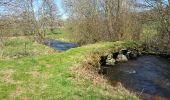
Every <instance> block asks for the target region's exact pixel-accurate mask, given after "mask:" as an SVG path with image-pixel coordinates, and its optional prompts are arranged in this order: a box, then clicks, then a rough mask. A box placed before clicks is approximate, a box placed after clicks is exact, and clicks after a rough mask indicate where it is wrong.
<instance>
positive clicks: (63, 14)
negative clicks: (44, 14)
mask: <svg viewBox="0 0 170 100" xmlns="http://www.w3.org/2000/svg"><path fill="white" fill-rule="evenodd" d="M62 1H63V0H55V2H56V4H57V6H58V9H59V11H60V13H61V15H62V18H63V19H66V18H67V16H66V14H65V12H64V9H63V4H62Z"/></svg>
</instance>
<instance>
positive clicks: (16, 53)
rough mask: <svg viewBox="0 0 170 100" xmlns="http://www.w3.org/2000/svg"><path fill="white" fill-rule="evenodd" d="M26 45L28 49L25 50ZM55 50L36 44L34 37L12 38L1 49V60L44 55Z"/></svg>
mask: <svg viewBox="0 0 170 100" xmlns="http://www.w3.org/2000/svg"><path fill="white" fill-rule="evenodd" d="M25 44H26V48H25ZM52 50H53V49H51V48H49V47H47V46H44V45H42V44H39V43H37V42H34V40H33V37H31V36H30V37H24V36H20V37H10V38H9V39H7V40H6V41H5V42H4V46H3V47H1V49H0V59H6V58H9V59H10V58H20V57H25V56H34V55H44V54H48V51H52Z"/></svg>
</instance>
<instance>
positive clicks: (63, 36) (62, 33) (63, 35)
mask: <svg viewBox="0 0 170 100" xmlns="http://www.w3.org/2000/svg"><path fill="white" fill-rule="evenodd" d="M45 33H46V34H47V35H46V38H49V39H55V40H60V41H65V42H71V38H70V34H69V33H68V32H67V31H66V29H64V28H56V29H54V33H51V31H50V30H49V29H47V30H46V31H45Z"/></svg>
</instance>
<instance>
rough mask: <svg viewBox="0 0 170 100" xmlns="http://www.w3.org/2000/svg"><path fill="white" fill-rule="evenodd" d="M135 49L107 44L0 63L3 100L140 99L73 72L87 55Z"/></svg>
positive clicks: (126, 44) (125, 43)
mask: <svg viewBox="0 0 170 100" xmlns="http://www.w3.org/2000/svg"><path fill="white" fill-rule="evenodd" d="M116 46H126V47H127V46H135V45H134V42H106V43H97V44H90V45H87V46H83V47H78V48H74V49H70V50H68V51H66V52H63V53H60V54H52V55H44V56H31V57H26V58H22V59H15V60H2V61H0V99H67V100H68V99H85V100H87V99H90V100H96V99H101V100H103V99H114V100H120V99H129V100H136V99H137V97H136V96H135V95H134V94H133V93H130V92H129V91H127V90H126V89H124V88H123V87H122V86H119V87H114V88H111V89H108V88H107V86H109V84H108V83H107V84H105V85H104V83H97V84H94V82H93V81H92V80H90V79H86V78H85V77H84V76H83V75H77V74H76V73H73V72H74V71H71V69H72V68H73V66H75V65H77V64H80V63H81V62H82V61H83V60H84V59H87V58H88V57H90V56H88V55H90V54H94V53H95V52H100V51H105V50H107V49H113V48H114V47H116Z"/></svg>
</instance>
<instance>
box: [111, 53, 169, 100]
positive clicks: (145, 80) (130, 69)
mask: <svg viewBox="0 0 170 100" xmlns="http://www.w3.org/2000/svg"><path fill="white" fill-rule="evenodd" d="M108 76H109V77H110V80H111V83H112V85H115V82H116V83H117V82H120V83H121V84H122V85H123V86H125V87H126V88H127V89H129V90H131V91H133V92H136V93H137V95H138V96H140V98H141V99H144V100H164V99H165V100H170V60H169V59H167V58H163V57H160V56H153V55H143V56H141V57H139V58H137V59H135V60H130V61H128V62H126V63H119V64H117V65H116V66H113V67H112V68H111V70H110V71H109V73H108Z"/></svg>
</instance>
